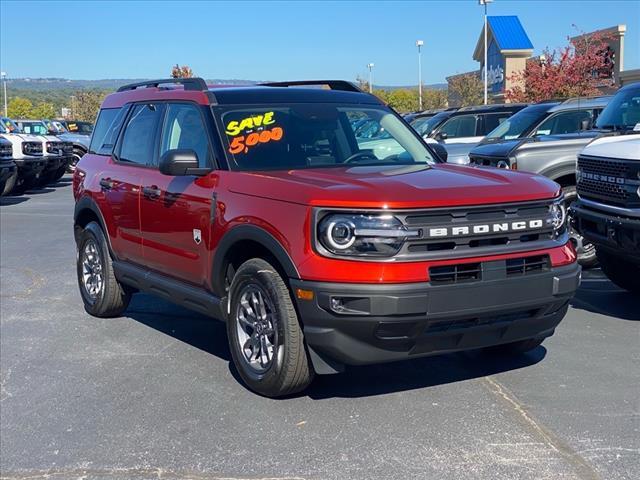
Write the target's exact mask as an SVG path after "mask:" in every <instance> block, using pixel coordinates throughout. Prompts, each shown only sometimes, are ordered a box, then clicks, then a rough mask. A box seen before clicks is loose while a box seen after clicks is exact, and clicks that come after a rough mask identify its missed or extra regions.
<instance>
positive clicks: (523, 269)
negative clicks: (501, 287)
mask: <svg viewBox="0 0 640 480" xmlns="http://www.w3.org/2000/svg"><path fill="white" fill-rule="evenodd" d="M546 270H549V257H548V256H547V255H537V256H534V257H524V258H510V259H509V260H507V277H511V276H523V275H527V274H530V273H536V272H543V271H546Z"/></svg>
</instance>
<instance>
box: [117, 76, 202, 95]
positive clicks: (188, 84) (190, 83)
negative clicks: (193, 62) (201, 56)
mask: <svg viewBox="0 0 640 480" xmlns="http://www.w3.org/2000/svg"><path fill="white" fill-rule="evenodd" d="M166 83H173V84H179V85H183V86H184V89H185V90H195V91H199V92H207V91H208V90H209V87H207V82H205V81H204V80H203V79H202V78H200V77H192V78H164V79H160V80H145V81H144V82H136V83H129V84H127V85H123V86H121V87H120V88H118V90H117V91H118V92H126V91H127V90H135V89H137V88H140V87H145V88H146V87H156V88H157V87H158V86H159V85H163V84H166Z"/></svg>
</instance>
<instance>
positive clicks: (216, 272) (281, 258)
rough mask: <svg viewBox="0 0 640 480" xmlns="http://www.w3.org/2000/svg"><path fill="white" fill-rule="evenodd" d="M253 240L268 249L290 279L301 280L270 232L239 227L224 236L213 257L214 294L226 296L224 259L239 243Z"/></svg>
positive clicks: (212, 279) (251, 227) (212, 281)
mask: <svg viewBox="0 0 640 480" xmlns="http://www.w3.org/2000/svg"><path fill="white" fill-rule="evenodd" d="M243 240H251V241H254V242H256V243H259V244H260V245H262V246H263V247H264V248H266V249H267V250H268V251H269V252H270V253H271V254H272V255H273V256H274V257H275V259H276V260H277V261H278V262H279V263H280V265H281V266H282V268H283V269H284V272H285V273H286V275H287V276H288V277H289V278H296V279H299V278H300V274H299V273H298V269H297V268H296V265H295V263H293V260H291V257H290V256H289V254H288V253H287V251H286V250H285V248H284V247H283V246H282V244H281V243H280V242H279V241H278V240H277V239H276V238H275V237H274V236H273V235H271V234H270V233H269V232H267V231H266V230H264V229H263V228H260V227H257V226H255V225H239V226H237V227H233V228H231V229H230V230H229V231H228V232H227V233H225V234H224V236H223V237H222V239H221V240H220V243H218V246H217V247H216V251H215V254H214V256H213V266H212V276H211V283H212V285H211V286H212V288H213V291H214V293H216V294H219V295H221V296H223V295H224V278H225V271H224V262H223V260H224V258H225V257H226V255H227V253H228V252H229V250H231V248H232V247H233V246H234V245H235V244H236V243H238V242H241V241H243Z"/></svg>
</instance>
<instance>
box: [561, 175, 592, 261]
mask: <svg viewBox="0 0 640 480" xmlns="http://www.w3.org/2000/svg"><path fill="white" fill-rule="evenodd" d="M562 193H563V194H564V199H565V201H564V204H565V207H566V208H567V212H568V211H569V207H571V204H572V203H573V202H575V201H576V199H577V198H578V193H577V191H576V187H575V185H569V186H567V187H563V188H562ZM567 225H568V227H569V238H570V240H571V243H573V246H574V247H575V248H576V252H577V253H578V263H579V264H580V265H581V266H582V267H583V268H592V267H595V266H596V265H597V264H598V258H597V257H596V246H595V245H594V244H593V243H590V242H587V241H586V240H585V239H584V237H583V236H582V235H580V233H578V232H577V231H576V230H574V229H573V227H572V226H571V219H568V221H567Z"/></svg>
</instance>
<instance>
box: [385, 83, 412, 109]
mask: <svg viewBox="0 0 640 480" xmlns="http://www.w3.org/2000/svg"><path fill="white" fill-rule="evenodd" d="M387 103H388V104H389V106H390V107H393V108H394V109H395V110H397V111H398V112H400V113H409V112H415V111H416V110H418V108H419V105H418V103H419V102H418V90H417V89H416V90H413V89H411V90H410V89H407V88H398V89H396V90H391V91H389V93H388V96H387Z"/></svg>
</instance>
